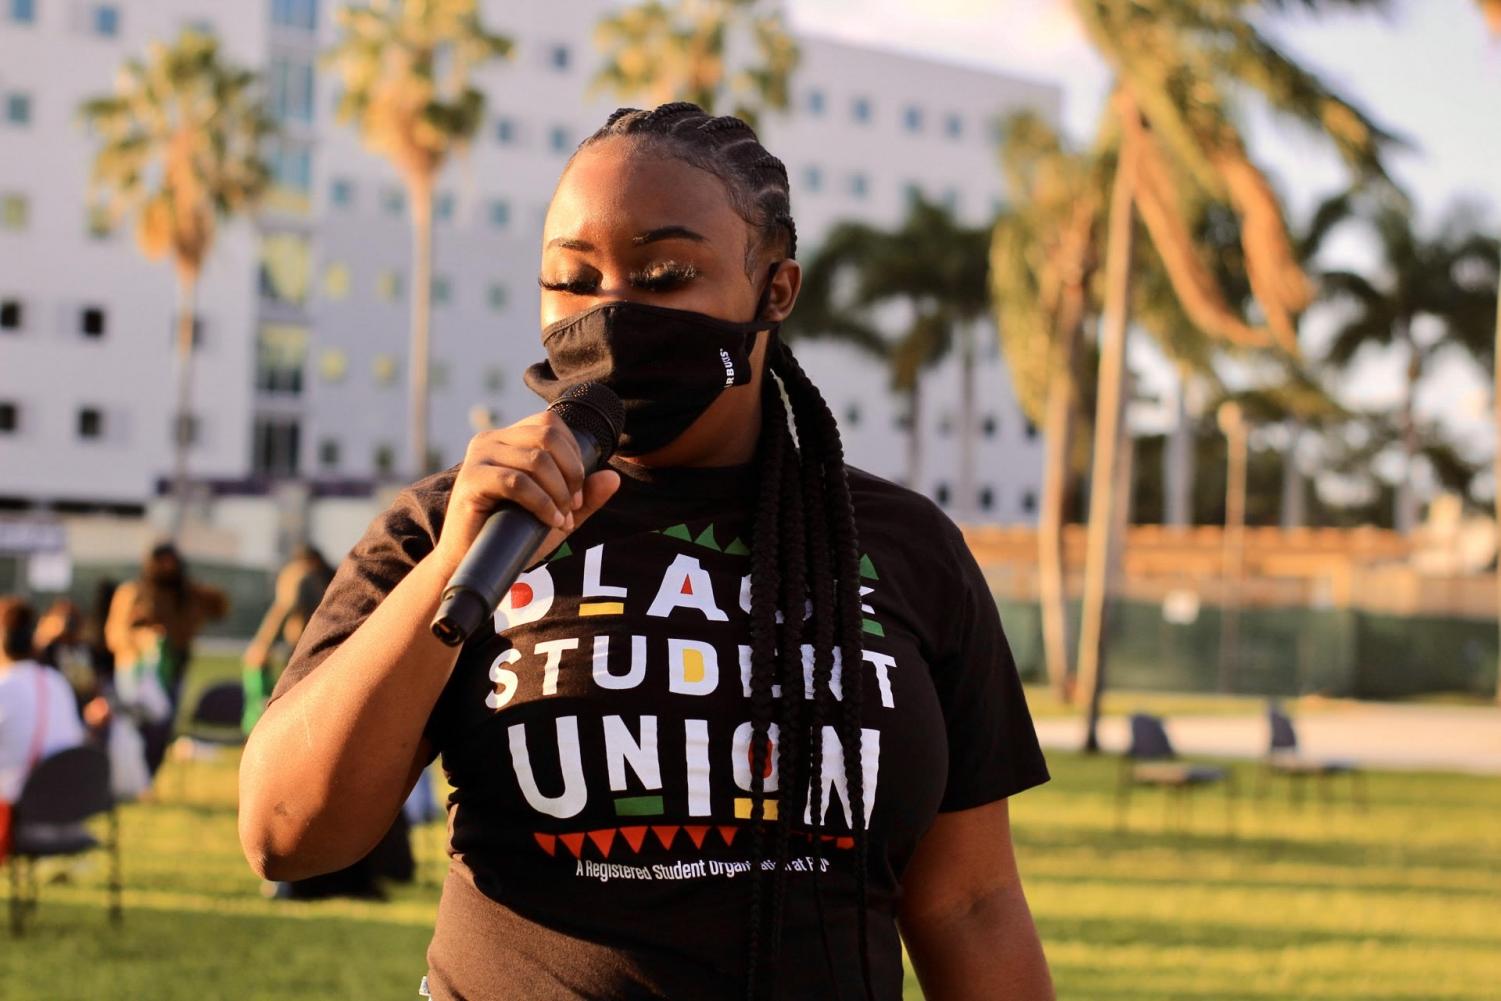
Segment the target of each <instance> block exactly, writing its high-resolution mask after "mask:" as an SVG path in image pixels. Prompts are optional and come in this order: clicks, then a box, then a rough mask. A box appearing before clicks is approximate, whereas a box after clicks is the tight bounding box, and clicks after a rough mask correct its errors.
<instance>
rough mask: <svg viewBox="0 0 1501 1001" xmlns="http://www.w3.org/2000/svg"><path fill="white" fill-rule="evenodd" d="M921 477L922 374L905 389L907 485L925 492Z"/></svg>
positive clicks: (919, 491)
mask: <svg viewBox="0 0 1501 1001" xmlns="http://www.w3.org/2000/svg"><path fill="white" fill-rule="evenodd" d="M921 477H922V376H921V375H917V376H915V377H914V378H913V380H912V387H911V388H910V389H908V390H907V486H908V487H909V488H911V489H913V490H916V491H917V492H918V493H926V492H927V491H925V490H923V488H922V484H921V483H920V482H919V480H920V478H921Z"/></svg>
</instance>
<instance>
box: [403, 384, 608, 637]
mask: <svg viewBox="0 0 1501 1001" xmlns="http://www.w3.org/2000/svg"><path fill="white" fill-rule="evenodd" d="M547 409H548V410H551V411H552V412H553V413H555V414H557V415H558V416H559V417H561V418H563V423H564V424H566V425H568V429H569V430H570V431H572V432H573V440H574V441H576V442H578V446H579V451H580V452H581V453H582V454H583V458H584V475H585V476H588V475H589V474H590V473H592V472H594V471H595V470H596V469H598V468H599V467H600V466H601V465H603V464H604V461H605V460H606V459H608V458H609V457H610V456H611V455H613V454H614V452H615V446H616V445H617V444H619V442H620V432H621V431H622V430H623V429H624V428H625V405H624V404H623V403H621V402H620V397H618V396H616V395H615V392H614V390H612V389H610V387H608V386H606V385H603V384H602V383H598V382H585V383H581V384H579V385H577V386H574V387H573V388H572V389H570V390H568V391H567V392H565V393H564V394H563V395H562V396H560V397H558V399H557V400H555V401H553V403H552V405H551V406H549V407H548V408H547ZM549 530H550V526H548V525H544V524H542V522H540V521H538V520H537V517H536V516H535V515H533V514H532V513H531V512H530V511H527V510H526V509H524V508H522V507H521V506H520V505H519V504H516V503H514V502H513V501H503V502H502V503H501V504H500V505H499V506H498V507H497V508H496V509H495V512H494V513H493V514H491V515H490V516H489V517H488V518H486V519H485V524H484V527H483V528H481V529H480V530H479V534H478V535H476V536H475V537H474V543H473V544H472V545H471V546H470V547H469V552H467V553H465V554H464V558H463V559H462V560H460V561H459V568H458V569H457V570H456V571H454V575H453V577H452V578H451V579H450V580H449V582H448V587H447V588H445V589H444V590H443V599H442V601H441V602H440V603H439V604H438V614H437V615H436V616H435V617H434V618H433V624H432V630H433V635H434V636H436V637H438V639H440V640H442V641H443V642H444V643H445V644H447V645H448V646H458V645H459V644H461V643H463V642H464V641H465V640H467V639H468V638H469V637H470V636H471V635H472V634H473V633H474V631H475V630H476V629H478V628H479V625H480V623H482V622H484V621H485V620H486V619H487V618H489V617H490V615H491V614H492V613H493V612H494V611H495V608H496V606H497V605H499V604H500V599H501V598H502V597H503V596H504V595H505V593H506V592H507V591H509V590H510V589H511V585H512V584H514V583H516V578H517V577H519V576H521V571H522V570H523V569H524V568H525V567H526V560H527V557H529V556H531V554H532V553H534V552H536V550H537V547H538V546H539V545H541V544H542V540H543V539H545V538H547V533H548V531H549Z"/></svg>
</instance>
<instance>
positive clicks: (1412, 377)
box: [1392, 322, 1423, 535]
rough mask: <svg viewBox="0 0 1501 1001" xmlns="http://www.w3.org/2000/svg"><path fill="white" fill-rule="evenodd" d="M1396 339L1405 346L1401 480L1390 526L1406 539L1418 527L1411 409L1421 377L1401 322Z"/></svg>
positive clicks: (1414, 423) (1415, 350)
mask: <svg viewBox="0 0 1501 1001" xmlns="http://www.w3.org/2000/svg"><path fill="white" fill-rule="evenodd" d="M1400 336H1401V340H1402V342H1403V343H1404V344H1406V345H1407V385H1406V386H1405V387H1404V389H1405V392H1404V393H1403V396H1402V412H1401V416H1400V417H1399V421H1400V424H1401V427H1400V430H1401V434H1402V479H1401V480H1399V481H1398V482H1397V493H1396V497H1395V499H1394V503H1395V507H1396V510H1395V511H1394V512H1393V513H1392V522H1393V524H1395V526H1396V529H1397V531H1398V532H1399V533H1401V534H1402V535H1410V534H1411V533H1412V531H1413V529H1415V528H1417V527H1418V495H1417V491H1416V490H1415V489H1414V484H1413V480H1414V478H1415V476H1416V474H1417V460H1418V422H1417V416H1416V414H1415V413H1414V411H1413V405H1414V402H1415V401H1414V397H1415V396H1416V395H1417V391H1418V380H1419V379H1420V378H1421V377H1422V374H1423V358H1422V355H1420V354H1419V353H1418V346H1417V345H1416V344H1414V343H1413V340H1412V329H1411V328H1410V327H1409V326H1408V325H1407V324H1406V323H1405V322H1403V323H1402V329H1401V331H1400Z"/></svg>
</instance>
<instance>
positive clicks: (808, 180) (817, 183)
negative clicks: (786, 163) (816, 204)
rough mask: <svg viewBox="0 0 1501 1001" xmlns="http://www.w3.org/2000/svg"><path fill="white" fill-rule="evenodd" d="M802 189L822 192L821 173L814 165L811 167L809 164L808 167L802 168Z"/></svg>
mask: <svg viewBox="0 0 1501 1001" xmlns="http://www.w3.org/2000/svg"><path fill="white" fill-rule="evenodd" d="M803 187H805V188H807V189H808V190H809V191H820V190H822V189H823V171H822V170H819V169H818V167H817V166H815V165H813V164H811V163H810V164H809V165H808V166H806V167H804V168H803Z"/></svg>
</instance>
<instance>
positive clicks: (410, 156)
mask: <svg viewBox="0 0 1501 1001" xmlns="http://www.w3.org/2000/svg"><path fill="white" fill-rule="evenodd" d="M478 6H479V5H478V0H371V3H370V4H369V5H368V6H358V7H357V6H348V7H342V8H340V9H339V11H338V14H337V20H338V26H339V41H338V43H337V44H336V45H335V46H334V47H333V49H331V50H330V51H329V53H328V54H327V60H328V62H329V64H330V65H331V66H332V67H333V68H334V69H335V71H336V72H337V73H338V75H339V79H340V81H341V83H342V84H343V88H344V89H343V92H342V93H341V94H340V96H339V105H338V118H339V121H341V122H346V123H351V124H353V125H354V126H355V127H356V128H357V129H358V130H359V132H360V135H361V138H362V139H363V140H364V142H365V145H366V146H367V147H368V148H369V149H370V150H371V151H372V152H375V153H378V154H380V155H382V156H384V157H386V158H387V159H388V160H390V161H391V165H392V166H394V167H395V168H396V173H397V174H398V176H400V178H401V181H402V183H403V184H404V185H405V186H406V191H407V203H408V205H409V206H410V212H411V220H412V329H411V345H410V348H409V350H408V355H409V358H408V363H407V364H408V367H409V372H408V387H409V388H408V392H409V420H410V427H409V430H408V441H407V447H408V455H407V463H408V467H407V468H408V469H409V471H410V472H411V473H412V474H413V475H414V476H422V475H424V474H425V473H426V472H427V471H428V466H429V464H430V461H431V460H430V450H429V448H428V404H427V398H428V341H429V329H430V323H431V320H432V317H431V312H432V311H431V297H432V260H433V186H434V184H435V183H436V181H437V177H438V174H439V173H440V172H441V171H442V169H443V166H444V164H446V163H447V162H448V159H449V157H450V156H452V155H454V154H455V153H459V152H462V151H463V150H464V149H465V148H466V147H467V145H468V143H469V141H470V140H471V139H472V138H473V137H474V134H475V132H476V131H477V130H478V129H479V127H480V125H481V123H483V121H484V118H485V95H484V93H483V92H482V91H481V90H479V89H478V88H477V87H475V86H474V83H473V79H474V75H475V73H476V72H477V71H478V70H479V69H480V68H481V67H482V66H484V65H485V64H486V63H487V62H489V61H491V60H492V59H503V58H505V57H507V56H509V55H510V52H511V44H512V43H511V40H510V39H509V38H507V37H505V36H503V35H497V34H494V33H493V32H490V31H488V30H487V29H486V28H485V27H484V25H482V24H481V23H480V18H479V9H478Z"/></svg>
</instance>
